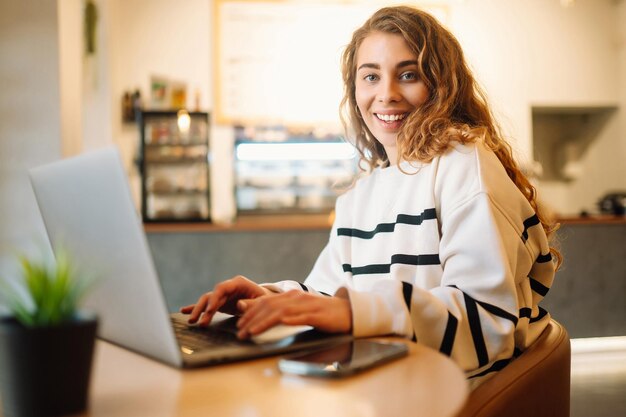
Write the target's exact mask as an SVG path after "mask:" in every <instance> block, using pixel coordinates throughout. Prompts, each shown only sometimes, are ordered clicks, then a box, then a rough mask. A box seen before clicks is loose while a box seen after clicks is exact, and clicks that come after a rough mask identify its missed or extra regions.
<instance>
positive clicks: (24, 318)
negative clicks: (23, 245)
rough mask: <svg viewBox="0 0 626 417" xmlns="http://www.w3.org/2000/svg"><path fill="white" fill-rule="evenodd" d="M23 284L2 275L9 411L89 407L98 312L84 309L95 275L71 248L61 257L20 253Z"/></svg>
mask: <svg viewBox="0 0 626 417" xmlns="http://www.w3.org/2000/svg"><path fill="white" fill-rule="evenodd" d="M20 262H21V267H22V272H23V273H22V276H21V280H18V281H17V284H18V285H17V286H15V285H10V284H9V282H8V281H7V280H5V281H4V282H3V281H0V284H1V286H0V298H1V299H2V301H3V302H4V304H5V305H6V307H8V309H9V311H10V314H9V315H7V316H2V317H0V403H2V409H3V415H4V416H5V417H9V416H55V415H64V414H72V413H77V412H81V411H83V410H85V408H86V406H87V397H88V391H89V380H90V375H91V366H92V359H93V351H94V343H95V336H96V329H97V324H98V322H97V317H96V316H95V315H90V314H87V313H84V312H82V311H80V310H79V305H80V301H81V300H82V298H83V296H84V295H85V293H86V291H87V289H88V287H89V286H90V285H89V283H90V282H91V281H90V280H87V279H85V278H84V277H80V276H79V275H78V273H77V272H76V270H75V268H74V267H73V265H72V262H71V261H70V258H69V257H68V256H67V254H65V253H61V254H59V255H57V257H56V262H54V263H50V262H48V263H46V262H44V261H33V260H32V259H29V258H28V257H26V256H21V257H20Z"/></svg>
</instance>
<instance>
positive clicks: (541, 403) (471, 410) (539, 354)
mask: <svg viewBox="0 0 626 417" xmlns="http://www.w3.org/2000/svg"><path fill="white" fill-rule="evenodd" d="M570 367H571V350H570V341H569V336H568V334H567V331H566V330H565V328H564V327H563V326H561V325H560V324H559V323H557V322H556V321H555V320H554V319H553V320H552V321H551V322H550V324H549V325H548V327H547V328H546V330H544V332H543V333H542V334H541V336H539V339H537V341H536V342H535V343H533V344H532V345H531V346H530V347H529V348H528V349H526V351H524V353H522V354H521V355H520V356H519V357H518V358H517V359H515V360H514V361H513V362H511V363H510V364H509V365H507V366H506V367H505V368H504V369H503V370H501V371H500V372H498V373H497V374H495V375H494V376H493V377H491V378H490V379H488V380H487V381H485V382H483V383H482V384H481V385H479V386H478V387H477V388H476V389H474V390H473V391H472V392H471V393H470V396H469V398H468V400H467V403H466V404H465V406H464V408H463V409H462V410H461V412H460V413H459V415H458V417H496V416H497V417H518V416H519V417H544V416H545V417H548V416H549V417H561V416H562V417H567V416H569V409H570V408H569V407H570Z"/></svg>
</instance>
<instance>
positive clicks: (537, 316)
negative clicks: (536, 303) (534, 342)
mask: <svg viewBox="0 0 626 417" xmlns="http://www.w3.org/2000/svg"><path fill="white" fill-rule="evenodd" d="M546 314H548V312H547V311H546V310H545V309H543V308H541V307H539V314H537V315H536V316H535V317H531V318H530V323H534V322H536V321H539V320H541V319H542V318H544V317H545V315H546Z"/></svg>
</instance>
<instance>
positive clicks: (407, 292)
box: [402, 281, 417, 342]
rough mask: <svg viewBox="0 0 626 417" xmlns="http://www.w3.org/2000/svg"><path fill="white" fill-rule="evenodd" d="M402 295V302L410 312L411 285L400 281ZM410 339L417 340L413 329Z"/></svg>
mask: <svg viewBox="0 0 626 417" xmlns="http://www.w3.org/2000/svg"><path fill="white" fill-rule="evenodd" d="M402 297H404V304H406V308H407V310H409V313H411V300H412V299H413V285H411V284H409V283H408V282H404V281H402ZM411 340H412V341H414V342H417V337H416V336H415V331H413V337H412V338H411Z"/></svg>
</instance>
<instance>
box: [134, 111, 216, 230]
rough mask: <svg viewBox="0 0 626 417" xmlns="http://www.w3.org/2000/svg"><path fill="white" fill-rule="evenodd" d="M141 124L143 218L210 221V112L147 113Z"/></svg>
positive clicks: (142, 116) (163, 220)
mask: <svg viewBox="0 0 626 417" xmlns="http://www.w3.org/2000/svg"><path fill="white" fill-rule="evenodd" d="M139 122H140V129H141V153H140V167H141V173H142V176H141V177H142V178H141V192H142V198H141V204H142V207H141V213H142V217H143V220H144V221H145V222H171V221H210V213H209V207H210V189H209V183H210V182H209V175H210V169H209V159H210V152H209V136H208V134H209V115H208V113H203V112H187V111H185V110H180V111H147V112H142V113H141V114H140V118H139Z"/></svg>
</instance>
